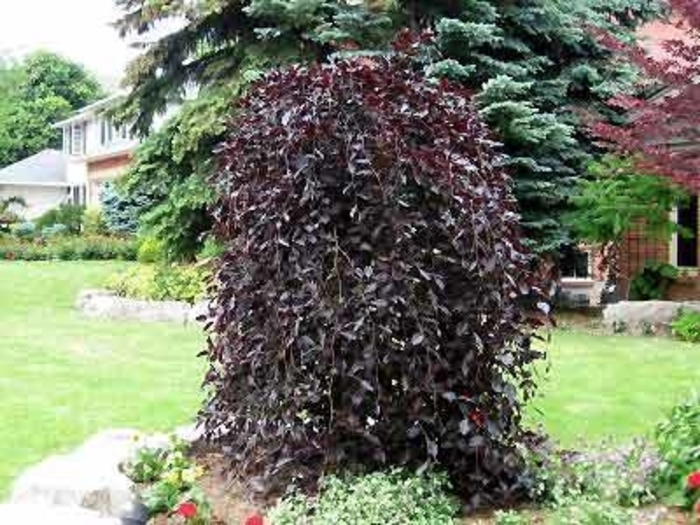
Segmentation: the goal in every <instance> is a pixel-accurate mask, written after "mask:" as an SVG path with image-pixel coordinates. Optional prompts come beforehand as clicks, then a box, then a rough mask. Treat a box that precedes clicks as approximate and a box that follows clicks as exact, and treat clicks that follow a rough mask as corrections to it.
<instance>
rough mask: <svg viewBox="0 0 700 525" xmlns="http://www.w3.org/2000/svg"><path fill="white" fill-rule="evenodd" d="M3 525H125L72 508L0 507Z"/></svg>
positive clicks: (0, 520) (13, 505) (113, 519)
mask: <svg viewBox="0 0 700 525" xmlns="http://www.w3.org/2000/svg"><path fill="white" fill-rule="evenodd" d="M0 523H2V524H3V525H124V522H122V521H121V520H119V519H116V518H103V517H101V516H100V515H99V514H98V513H97V512H93V511H89V510H85V509H80V508H70V507H65V508H63V507H48V506H36V505H17V504H5V505H0Z"/></svg>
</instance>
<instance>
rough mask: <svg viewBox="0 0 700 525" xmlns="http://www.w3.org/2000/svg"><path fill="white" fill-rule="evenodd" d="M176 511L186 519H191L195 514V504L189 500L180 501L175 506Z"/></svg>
mask: <svg viewBox="0 0 700 525" xmlns="http://www.w3.org/2000/svg"><path fill="white" fill-rule="evenodd" d="M177 513H178V515H180V516H182V517H183V518H185V519H186V520H189V519H192V518H194V517H195V516H196V515H197V505H196V504H195V503H192V502H191V501H187V502H185V503H181V504H180V506H179V507H178V508H177Z"/></svg>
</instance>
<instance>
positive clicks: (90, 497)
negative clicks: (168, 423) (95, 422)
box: [0, 430, 147, 523]
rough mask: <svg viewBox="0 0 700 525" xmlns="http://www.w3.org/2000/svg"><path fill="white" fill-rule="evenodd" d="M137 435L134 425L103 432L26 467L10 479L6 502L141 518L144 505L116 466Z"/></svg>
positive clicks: (128, 453) (134, 519)
mask: <svg viewBox="0 0 700 525" xmlns="http://www.w3.org/2000/svg"><path fill="white" fill-rule="evenodd" d="M137 435H139V434H138V433H137V432H136V431H133V430H112V431H107V432H103V433H101V434H98V435H97V436H95V437H93V438H91V439H90V440H88V441H87V442H86V443H85V444H84V445H83V446H82V447H80V448H79V449H77V450H76V451H75V452H72V453H70V454H67V455H63V456H54V457H51V458H49V459H47V460H45V461H43V462H42V463H40V464H38V465H36V466H34V467H32V468H30V469H28V470H27V471H26V472H25V473H24V474H22V475H21V476H20V477H19V479H18V480H17V481H16V482H15V484H14V486H13V488H12V492H11V498H10V503H11V504H15V505H24V506H32V507H37V506H38V507H59V508H83V509H87V510H91V511H95V512H96V513H97V514H98V515H99V516H102V517H112V518H119V519H122V520H130V521H131V522H132V523H145V522H146V520H147V513H146V509H145V508H144V507H143V505H142V504H141V503H140V501H139V500H138V498H137V497H136V495H135V494H134V492H133V491H132V483H131V481H130V480H129V479H128V478H127V477H126V476H125V475H124V474H122V473H121V472H120V470H119V466H120V464H121V463H123V462H125V461H126V460H127V459H129V457H131V455H132V454H133V452H134V450H135V449H136V447H138V446H139V443H138V442H137V440H136V436H137ZM0 523H5V522H4V521H2V520H0Z"/></svg>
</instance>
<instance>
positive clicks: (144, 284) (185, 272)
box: [106, 265, 210, 303]
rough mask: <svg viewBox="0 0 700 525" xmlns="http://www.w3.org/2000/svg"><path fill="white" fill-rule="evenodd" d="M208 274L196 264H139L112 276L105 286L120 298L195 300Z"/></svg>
mask: <svg viewBox="0 0 700 525" xmlns="http://www.w3.org/2000/svg"><path fill="white" fill-rule="evenodd" d="M209 275H210V272H209V270H208V269H206V268H204V267H200V266H179V265H156V266H153V265H140V266H137V267H134V268H129V269H128V270H126V271H124V272H121V273H118V274H115V275H112V276H111V277H110V278H109V279H108V281H107V283H106V287H107V289H109V290H112V291H113V292H115V293H117V294H118V295H120V296H122V297H132V298H134V299H148V300H152V301H166V300H168V301H186V302H188V303H195V302H197V301H199V300H202V299H204V298H205V297H206V294H207V283H208V281H209Z"/></svg>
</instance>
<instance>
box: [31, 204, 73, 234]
mask: <svg viewBox="0 0 700 525" xmlns="http://www.w3.org/2000/svg"><path fill="white" fill-rule="evenodd" d="M84 213H85V206H78V205H75V204H61V205H60V206H59V207H58V208H54V209H52V210H49V211H47V212H46V213H45V214H44V215H42V216H41V217H39V218H38V219H37V220H36V226H37V228H39V229H40V230H43V229H44V228H48V227H50V226H54V225H55V224H63V225H65V226H66V228H68V232H69V233H71V234H74V235H77V234H79V233H80V231H81V230H82V226H83V214H84Z"/></svg>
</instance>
